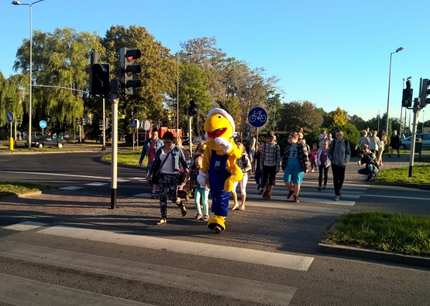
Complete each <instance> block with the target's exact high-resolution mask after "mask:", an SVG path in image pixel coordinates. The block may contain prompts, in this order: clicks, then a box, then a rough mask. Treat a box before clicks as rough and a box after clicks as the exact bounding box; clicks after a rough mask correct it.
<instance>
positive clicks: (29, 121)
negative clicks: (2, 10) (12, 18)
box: [12, 0, 44, 149]
mask: <svg viewBox="0 0 430 306" xmlns="http://www.w3.org/2000/svg"><path fill="white" fill-rule="evenodd" d="M42 1H44V0H37V1H34V2H29V3H22V2H21V1H19V0H14V1H12V4H13V5H25V6H28V9H29V21H30V68H29V75H30V76H29V81H30V82H29V96H28V97H29V104H28V148H29V149H31V119H32V101H31V100H32V87H33V84H32V83H33V79H32V78H33V28H32V9H33V5H35V4H37V3H39V2H42Z"/></svg>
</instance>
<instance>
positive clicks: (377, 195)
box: [362, 194, 430, 203]
mask: <svg viewBox="0 0 430 306" xmlns="http://www.w3.org/2000/svg"><path fill="white" fill-rule="evenodd" d="M362 197H364V198H383V199H399V200H418V201H428V202H429V203H430V194H429V196H428V197H426V198H422V197H409V196H398V195H383V194H363V195H362Z"/></svg>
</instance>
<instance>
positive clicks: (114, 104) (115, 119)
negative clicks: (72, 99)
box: [110, 99, 119, 209]
mask: <svg viewBox="0 0 430 306" xmlns="http://www.w3.org/2000/svg"><path fill="white" fill-rule="evenodd" d="M118 104H119V99H112V188H111V198H110V208H111V209H114V208H115V206H116V202H117V201H116V198H117V189H118Z"/></svg>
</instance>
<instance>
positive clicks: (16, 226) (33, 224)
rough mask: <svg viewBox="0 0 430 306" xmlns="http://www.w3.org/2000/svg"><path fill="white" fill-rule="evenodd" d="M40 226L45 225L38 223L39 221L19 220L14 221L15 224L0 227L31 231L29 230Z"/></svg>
mask: <svg viewBox="0 0 430 306" xmlns="http://www.w3.org/2000/svg"><path fill="white" fill-rule="evenodd" d="M42 226H45V224H44V223H39V222H32V221H25V222H20V223H16V224H11V225H7V226H3V227H2V228H3V229H7V230H13V231H19V232H26V231H31V230H34V229H36V228H39V227H42Z"/></svg>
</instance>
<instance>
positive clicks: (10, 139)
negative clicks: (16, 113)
mask: <svg viewBox="0 0 430 306" xmlns="http://www.w3.org/2000/svg"><path fill="white" fill-rule="evenodd" d="M9 125H10V138H9V150H10V151H11V152H13V147H14V141H13V134H12V130H13V128H12V126H13V123H12V121H11V122H10V123H9Z"/></svg>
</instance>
